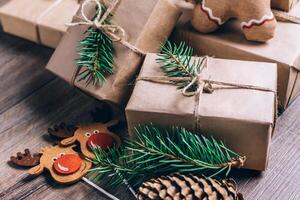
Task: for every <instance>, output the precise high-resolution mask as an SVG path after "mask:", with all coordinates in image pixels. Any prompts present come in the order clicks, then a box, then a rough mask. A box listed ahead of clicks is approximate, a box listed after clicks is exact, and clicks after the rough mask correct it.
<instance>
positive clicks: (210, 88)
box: [136, 56, 277, 131]
mask: <svg viewBox="0 0 300 200" xmlns="http://www.w3.org/2000/svg"><path fill="white" fill-rule="evenodd" d="M207 60H208V57H207V56H205V57H202V61H201V65H200V66H196V67H195V68H194V75H195V76H194V77H167V76H141V77H138V78H137V79H136V81H140V80H142V81H150V82H154V83H162V84H175V83H178V82H183V81H191V82H190V83H189V84H188V85H187V86H185V87H184V88H183V89H182V91H181V92H182V95H183V96H185V97H192V96H195V107H194V126H195V127H194V130H195V131H198V130H199V129H200V115H199V106H200V100H201V96H202V94H203V93H208V94H212V93H213V92H214V91H215V90H220V89H247V90H257V91H263V92H272V93H274V94H275V95H276V96H277V94H276V91H275V90H272V89H269V88H266V87H260V86H254V85H246V84H238V83H226V82H222V81H214V80H210V79H205V78H203V70H204V69H205V68H207V67H208V65H207ZM195 86H196V87H197V90H195V91H191V90H192V89H193V88H194V87H195ZM275 110H277V109H275ZM276 115H277V114H276Z"/></svg>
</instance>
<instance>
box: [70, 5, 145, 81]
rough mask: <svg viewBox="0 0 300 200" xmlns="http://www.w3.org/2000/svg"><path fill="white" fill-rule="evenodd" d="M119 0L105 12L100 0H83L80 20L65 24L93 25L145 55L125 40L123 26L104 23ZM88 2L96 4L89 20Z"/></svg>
mask: <svg viewBox="0 0 300 200" xmlns="http://www.w3.org/2000/svg"><path fill="white" fill-rule="evenodd" d="M120 1H121V0H114V1H113V2H112V3H111V4H110V5H109V7H108V8H107V10H106V11H105V12H103V7H102V4H101V2H100V0H85V1H84V2H83V3H82V6H81V11H80V13H81V16H82V18H81V21H79V22H73V23H68V24H66V25H67V26H69V27H76V26H82V25H85V26H88V27H93V28H94V29H98V30H101V31H102V32H103V33H105V34H106V35H107V36H108V37H109V38H110V39H111V40H112V41H113V42H119V43H121V44H122V45H123V46H125V47H126V48H128V49H130V50H131V51H132V52H134V53H136V54H138V55H141V56H145V55H146V53H145V52H144V51H142V50H140V49H139V48H137V47H136V46H134V45H132V44H130V43H129V42H128V41H126V31H125V30H124V28H122V27H121V26H119V25H114V24H105V20H107V19H108V18H109V16H110V15H111V13H112V12H113V11H114V10H115V9H116V8H117V6H118V4H119V3H120ZM90 3H96V6H97V12H98V13H97V15H96V17H95V18H94V20H91V19H89V18H88V17H87V15H88V13H87V12H86V10H87V6H88V5H89V4H90ZM79 71H80V70H79V69H77V70H76V71H75V72H74V75H73V77H72V80H71V83H72V85H74V82H75V79H76V77H77V76H78V73H79Z"/></svg>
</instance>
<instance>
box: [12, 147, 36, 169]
mask: <svg viewBox="0 0 300 200" xmlns="http://www.w3.org/2000/svg"><path fill="white" fill-rule="evenodd" d="M40 158H41V154H33V156H32V155H31V153H30V151H29V149H25V151H24V154H23V153H21V152H18V153H17V157H15V156H12V157H10V161H11V162H12V163H14V164H15V165H18V166H21V167H33V166H36V165H38V164H39V163H40Z"/></svg>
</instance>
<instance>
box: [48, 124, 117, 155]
mask: <svg viewBox="0 0 300 200" xmlns="http://www.w3.org/2000/svg"><path fill="white" fill-rule="evenodd" d="M118 122H119V120H112V121H110V122H108V123H105V124H104V123H93V124H87V125H81V126H78V127H77V128H76V129H73V130H74V133H73V134H70V133H68V134H66V132H69V130H68V129H67V128H66V127H67V126H66V125H65V124H61V125H59V126H55V127H54V129H49V130H48V132H49V134H50V135H55V136H56V137H60V138H62V139H63V138H65V137H64V136H65V135H69V136H70V137H68V138H65V139H64V140H62V141H61V145H63V146H69V145H72V144H74V143H75V142H79V143H80V149H81V152H82V153H83V155H84V156H86V157H88V158H94V154H93V152H92V148H95V147H100V148H102V149H103V150H107V148H108V147H112V146H113V145H116V146H120V144H121V140H120V138H119V137H118V136H117V135H116V134H114V133H112V132H110V131H109V129H108V128H109V127H111V126H113V125H116V124H117V123H118ZM71 135H72V136H71Z"/></svg>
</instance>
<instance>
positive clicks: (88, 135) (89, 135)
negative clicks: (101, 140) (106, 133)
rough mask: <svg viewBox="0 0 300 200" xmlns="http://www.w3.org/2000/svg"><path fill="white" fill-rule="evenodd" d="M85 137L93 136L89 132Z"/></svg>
mask: <svg viewBox="0 0 300 200" xmlns="http://www.w3.org/2000/svg"><path fill="white" fill-rule="evenodd" d="M84 135H85V137H91V135H92V134H91V133H89V132H86V133H85V134H84Z"/></svg>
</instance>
